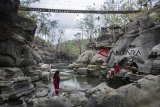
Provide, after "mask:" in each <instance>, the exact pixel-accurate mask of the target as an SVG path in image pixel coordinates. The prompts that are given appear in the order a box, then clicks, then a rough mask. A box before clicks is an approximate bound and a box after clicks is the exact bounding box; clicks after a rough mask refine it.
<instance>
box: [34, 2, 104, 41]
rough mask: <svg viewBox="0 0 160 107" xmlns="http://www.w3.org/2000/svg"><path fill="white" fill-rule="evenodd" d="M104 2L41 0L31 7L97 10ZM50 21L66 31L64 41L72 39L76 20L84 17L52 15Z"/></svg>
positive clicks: (76, 29)
mask: <svg viewBox="0 0 160 107" xmlns="http://www.w3.org/2000/svg"><path fill="white" fill-rule="evenodd" d="M104 1H105V0H41V1H40V2H39V3H35V4H32V5H31V6H32V7H39V8H40V7H41V8H51V9H77V10H85V9H86V7H87V6H93V4H95V7H96V8H97V9H98V8H99V7H100V6H101V5H102V4H103V2H104ZM51 17H52V18H51V19H56V20H58V21H59V27H60V29H64V30H65V31H66V33H65V38H66V40H71V39H73V38H74V34H75V33H76V32H77V31H78V24H77V23H78V22H77V20H78V19H80V18H83V17H84V14H73V13H52V16H51Z"/></svg>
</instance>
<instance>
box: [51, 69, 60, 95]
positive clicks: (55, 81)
mask: <svg viewBox="0 0 160 107" xmlns="http://www.w3.org/2000/svg"><path fill="white" fill-rule="evenodd" d="M59 82H60V77H59V71H56V72H55V73H54V76H53V84H54V88H55V95H58V93H59V91H60V89H59Z"/></svg>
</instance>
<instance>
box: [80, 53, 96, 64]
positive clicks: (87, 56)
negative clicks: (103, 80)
mask: <svg viewBox="0 0 160 107" xmlns="http://www.w3.org/2000/svg"><path fill="white" fill-rule="evenodd" d="M94 55H95V52H94V51H92V50H86V51H85V52H84V53H82V54H81V55H80V56H79V58H78V59H77V62H78V63H82V64H89V63H90V61H91V59H92V58H93V56H94Z"/></svg>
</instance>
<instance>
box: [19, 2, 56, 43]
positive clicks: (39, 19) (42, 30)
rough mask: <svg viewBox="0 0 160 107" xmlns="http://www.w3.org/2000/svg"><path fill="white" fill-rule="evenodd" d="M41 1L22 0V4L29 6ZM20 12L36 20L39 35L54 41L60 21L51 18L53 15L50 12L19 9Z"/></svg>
mask: <svg viewBox="0 0 160 107" xmlns="http://www.w3.org/2000/svg"><path fill="white" fill-rule="evenodd" d="M39 1H40V0H22V1H21V6H27V7H28V6H30V5H31V4H32V3H35V2H39ZM19 14H20V15H23V16H25V17H29V18H31V19H33V20H34V21H36V23H37V26H38V28H37V32H36V33H37V34H38V36H40V37H44V38H46V39H48V40H50V41H51V42H53V43H54V41H55V36H56V35H55V34H56V30H57V28H58V21H57V20H51V19H50V18H49V17H50V16H51V14H50V13H42V12H26V11H25V12H24V11H19Z"/></svg>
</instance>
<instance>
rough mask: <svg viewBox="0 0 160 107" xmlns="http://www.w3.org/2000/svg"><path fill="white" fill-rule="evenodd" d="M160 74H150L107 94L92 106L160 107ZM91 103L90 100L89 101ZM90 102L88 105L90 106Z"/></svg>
mask: <svg viewBox="0 0 160 107" xmlns="http://www.w3.org/2000/svg"><path fill="white" fill-rule="evenodd" d="M159 82H160V76H153V75H148V76H146V77H144V78H142V79H140V80H138V81H137V82H136V83H132V84H129V85H126V86H122V87H120V88H118V89H114V90H113V91H111V92H109V93H108V94H105V97H103V98H100V99H98V102H97V103H94V105H92V107H106V105H107V107H135V106H136V107H159V105H160V103H159V98H160V91H159V90H160V86H159V85H157V84H159ZM88 103H89V102H88ZM89 105H90V104H88V105H87V106H86V107H89Z"/></svg>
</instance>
